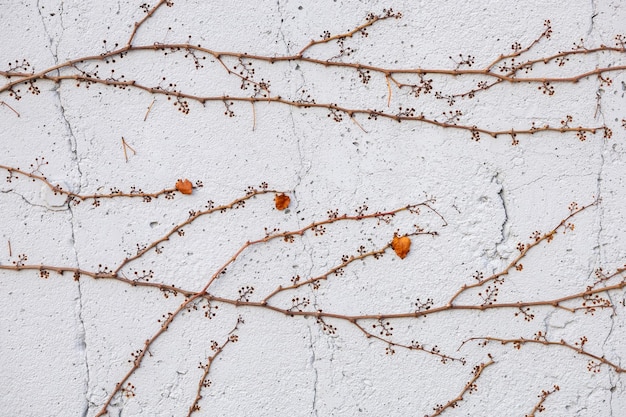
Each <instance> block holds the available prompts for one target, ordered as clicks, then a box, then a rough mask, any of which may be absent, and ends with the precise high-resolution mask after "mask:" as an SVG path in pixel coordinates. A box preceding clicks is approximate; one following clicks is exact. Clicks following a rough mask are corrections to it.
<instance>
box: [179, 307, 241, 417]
mask: <svg viewBox="0 0 626 417" xmlns="http://www.w3.org/2000/svg"><path fill="white" fill-rule="evenodd" d="M240 324H243V319H242V318H241V316H240V317H238V318H237V324H235V327H233V329H232V330H231V331H230V332H229V333H228V337H227V338H226V340H225V341H224V342H223V343H222V344H221V345H218V344H217V342H213V343H212V344H211V349H212V350H213V352H214V353H213V354H212V355H210V356H209V357H208V358H207V363H206V364H202V363H201V364H200V366H199V367H200V368H201V369H202V370H203V372H202V377H201V378H200V382H198V390H197V392H196V398H195V399H194V400H193V404H191V406H190V407H189V412H188V413H187V417H191V415H192V414H193V413H194V412H196V411H200V405H199V402H200V400H201V399H202V388H208V387H209V385H210V384H211V381H209V380H207V377H208V375H209V372H210V371H211V365H213V362H214V361H215V358H217V356H218V355H219V354H220V353H222V351H223V350H224V348H225V347H226V346H227V345H228V344H229V343H235V342H237V341H238V340H239V337H238V336H237V335H236V334H235V332H236V331H237V330H238V329H239V325H240Z"/></svg>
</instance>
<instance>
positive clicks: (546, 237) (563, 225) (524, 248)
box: [447, 199, 600, 307]
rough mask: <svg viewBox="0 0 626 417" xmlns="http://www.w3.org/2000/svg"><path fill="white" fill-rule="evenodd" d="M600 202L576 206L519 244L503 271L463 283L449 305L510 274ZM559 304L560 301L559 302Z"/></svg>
mask: <svg viewBox="0 0 626 417" xmlns="http://www.w3.org/2000/svg"><path fill="white" fill-rule="evenodd" d="M599 202H600V200H598V199H596V200H595V201H593V202H592V203H590V204H587V205H586V206H582V207H580V208H576V209H574V210H571V213H570V214H569V215H568V216H567V217H565V218H564V219H563V220H561V222H560V223H559V224H558V225H557V226H556V227H555V228H553V229H552V230H550V231H549V232H547V233H544V234H543V235H541V236H535V238H534V240H533V241H532V242H530V243H526V244H525V245H524V244H521V243H520V244H518V250H519V252H520V253H519V255H517V256H516V257H515V258H514V259H513V260H512V261H511V262H509V264H508V265H507V266H506V267H505V268H504V269H503V270H501V271H499V272H497V273H495V274H493V275H491V276H489V277H487V278H484V279H479V280H478V281H477V282H475V283H473V284H466V285H463V286H462V287H461V288H460V289H459V290H458V291H457V292H456V293H454V295H452V297H451V298H450V300H449V301H448V304H447V305H448V306H450V307H452V306H453V305H454V301H455V300H456V299H457V298H458V297H459V296H460V295H461V294H463V293H464V292H465V291H467V290H469V289H471V288H476V287H481V286H482V285H484V284H485V283H487V282H491V281H495V280H497V279H499V278H500V277H503V276H505V275H508V274H509V272H510V271H511V270H512V269H513V268H515V267H517V266H518V265H519V262H520V261H521V260H522V259H523V258H524V257H525V256H526V254H527V253H528V252H529V251H530V250H531V249H532V248H534V247H536V246H537V245H539V244H540V243H541V242H543V241H546V242H548V243H549V242H551V241H552V239H554V236H555V235H556V234H557V232H558V231H559V230H561V229H564V230H568V229H569V228H570V224H569V220H571V219H572V218H573V217H574V216H576V215H577V214H578V213H580V212H582V211H584V210H587V209H588V208H589V207H592V206H596V205H597V204H598V203H599ZM557 304H558V303H557Z"/></svg>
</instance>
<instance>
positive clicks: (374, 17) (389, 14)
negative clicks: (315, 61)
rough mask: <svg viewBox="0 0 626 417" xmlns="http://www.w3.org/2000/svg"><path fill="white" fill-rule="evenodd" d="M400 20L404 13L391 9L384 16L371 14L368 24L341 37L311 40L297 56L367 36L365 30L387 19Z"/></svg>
mask: <svg viewBox="0 0 626 417" xmlns="http://www.w3.org/2000/svg"><path fill="white" fill-rule="evenodd" d="M391 18H393V19H400V18H402V13H394V12H393V9H389V10H386V9H385V10H383V14H382V15H380V16H377V15H374V14H373V13H370V14H369V15H368V16H367V19H366V22H365V23H363V24H361V25H359V26H357V27H355V28H354V29H352V30H349V31H348V32H346V33H342V34H339V35H334V36H330V34H328V36H325V37H322V39H321V40H311V42H309V43H308V44H307V45H306V46H305V47H304V48H302V49H301V50H300V52H298V54H297V55H296V56H298V57H302V55H303V54H304V53H305V52H306V51H308V50H309V49H311V48H312V47H314V46H315V45H321V44H324V43H329V42H332V41H334V40H339V39H346V38H351V37H353V36H354V35H355V34H357V33H362V34H365V33H366V32H365V31H364V29H366V28H368V27H370V26H372V25H373V24H375V23H376V22H378V21H381V20H386V19H391Z"/></svg>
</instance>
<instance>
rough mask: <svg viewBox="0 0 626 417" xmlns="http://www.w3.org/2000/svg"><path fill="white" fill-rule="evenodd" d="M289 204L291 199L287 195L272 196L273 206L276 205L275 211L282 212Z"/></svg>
mask: <svg viewBox="0 0 626 417" xmlns="http://www.w3.org/2000/svg"><path fill="white" fill-rule="evenodd" d="M289 203H291V199H290V198H289V196H288V195H285V194H276V196H274V204H276V210H284V209H286V208H287V207H289Z"/></svg>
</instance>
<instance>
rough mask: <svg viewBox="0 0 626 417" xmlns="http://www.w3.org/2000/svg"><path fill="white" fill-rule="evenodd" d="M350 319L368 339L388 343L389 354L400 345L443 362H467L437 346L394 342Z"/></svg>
mask: <svg viewBox="0 0 626 417" xmlns="http://www.w3.org/2000/svg"><path fill="white" fill-rule="evenodd" d="M348 321H349V322H350V323H352V324H353V325H354V326H355V327H356V328H357V329H359V330H360V331H361V332H363V334H364V335H365V337H366V338H367V339H370V338H371V339H376V340H379V341H381V342H383V343H385V344H387V345H388V348H387V354H390V355H393V354H394V353H395V351H394V350H393V347H399V348H403V349H407V350H416V351H422V352H425V353H429V354H431V355H434V356H436V357H438V358H439V359H440V360H441V362H442V363H444V364H445V363H448V361H451V362H459V363H461V364H463V365H465V364H466V363H467V361H466V360H465V358H457V357H454V356H450V355H446V354H444V353H441V352H440V351H439V349H438V348H437V347H436V346H434V347H432V348H430V349H428V348H426V347H424V346H423V345H421V344H419V343H417V342H414V343H412V344H410V345H407V344H403V343H398V342H394V341H392V340H389V339H385V338H384V337H381V336H378V335H375V334H374V333H372V332H370V331H368V330H366V329H365V328H364V327H363V326H361V325H360V324H359V323H358V322H357V320H348Z"/></svg>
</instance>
